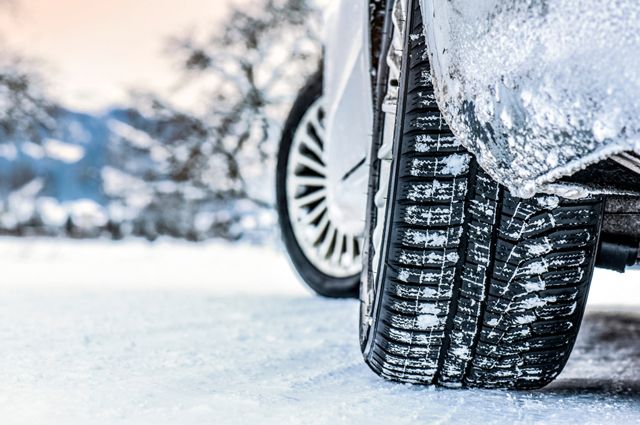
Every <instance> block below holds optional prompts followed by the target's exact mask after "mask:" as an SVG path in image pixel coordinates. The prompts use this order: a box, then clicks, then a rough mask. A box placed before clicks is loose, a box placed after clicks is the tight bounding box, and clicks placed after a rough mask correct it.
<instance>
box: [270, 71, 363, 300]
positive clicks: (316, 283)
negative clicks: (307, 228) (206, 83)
mask: <svg viewBox="0 0 640 425" xmlns="http://www.w3.org/2000/svg"><path fill="white" fill-rule="evenodd" d="M322 94H323V79H322V73H321V72H318V73H316V74H315V75H313V76H312V77H311V78H310V79H309V82H308V83H307V85H306V86H305V87H304V88H303V89H302V90H301V91H300V93H299V95H298V98H297V99H296V101H295V103H294V105H293V107H292V109H291V112H290V114H289V117H288V119H287V121H286V124H285V126H284V129H283V133H282V138H281V141H280V147H279V151H278V162H277V170H276V199H277V205H276V208H277V212H278V216H279V225H280V230H281V236H282V241H283V243H284V246H285V248H286V251H287V253H288V255H289V258H290V260H291V263H292V265H293V268H294V269H295V271H296V272H297V274H298V275H299V277H300V278H301V280H302V281H303V282H304V283H306V284H307V285H308V286H309V287H310V288H311V289H313V290H314V291H315V292H316V293H317V294H319V295H322V296H325V297H331V298H356V297H357V296H358V293H359V287H360V270H361V268H362V265H361V259H359V258H358V259H357V260H354V261H357V269H358V270H356V271H353V272H349V271H348V270H347V271H346V272H345V270H339V271H338V268H337V267H336V269H335V272H334V270H332V268H331V266H330V264H329V265H327V266H326V267H325V269H324V270H320V267H319V266H318V261H322V258H321V259H319V260H318V259H316V261H315V264H314V260H313V259H312V258H310V257H311V254H313V253H312V252H310V250H312V249H314V247H313V246H310V247H308V249H307V251H306V252H305V249H304V248H303V246H305V245H304V244H305V243H306V244H307V245H309V243H308V241H304V240H302V238H303V237H304V235H302V234H301V233H302V232H300V231H298V232H296V229H295V224H294V220H296V218H295V217H293V214H292V209H291V202H292V197H291V196H289V195H290V194H289V193H288V191H289V190H290V185H289V181H288V180H289V179H290V178H292V177H291V172H290V171H288V170H289V167H290V162H291V161H292V157H293V150H294V149H295V146H294V145H295V143H294V141H295V137H296V133H297V132H298V131H301V126H302V125H303V124H302V123H304V122H305V116H306V115H307V114H309V113H311V112H310V111H311V109H312V108H313V107H314V105H317V104H318V102H319V101H320V100H321V98H322ZM317 114H318V115H320V117H319V118H318V119H317V120H316V122H319V123H321V122H322V120H323V111H322V110H321V109H318V112H317ZM302 130H304V129H302ZM313 140H314V141H315V142H317V144H316V145H314V146H317V148H316V149H315V150H316V151H318V152H319V151H320V150H321V149H322V148H323V141H322V140H320V139H319V138H318V137H317V135H313ZM308 153H309V155H311V158H312V160H313V161H316V162H318V163H319V164H321V163H322V158H321V152H319V153H318V154H317V155H316V154H313V153H311V152H308ZM301 172H309V173H311V174H310V175H313V176H314V178H317V179H318V178H320V176H319V175H318V173H316V172H315V171H313V170H306V169H304V170H302V171H301ZM314 202H316V203H317V202H318V201H317V200H316V201H314ZM313 206H315V205H313V204H312V207H313ZM321 217H322V216H321ZM319 219H321V218H317V219H316V220H319ZM320 231H322V229H320ZM321 236H322V235H321ZM324 237H325V238H326V237H327V236H326V234H325V235H324ZM352 242H353V244H354V246H355V248H354V249H356V250H358V251H357V252H355V255H361V254H359V252H360V251H359V250H361V248H360V247H359V246H358V243H357V241H352ZM331 243H334V242H331V241H330V242H329V244H331ZM334 244H335V243H334ZM327 249H328V250H329V251H330V250H331V249H333V250H335V249H337V245H332V246H329V247H328V248H327ZM341 249H342V248H341ZM330 254H331V255H333V253H331V252H330ZM342 254H343V255H344V253H342ZM322 264H324V263H322ZM345 273H346V274H349V275H347V276H345Z"/></svg>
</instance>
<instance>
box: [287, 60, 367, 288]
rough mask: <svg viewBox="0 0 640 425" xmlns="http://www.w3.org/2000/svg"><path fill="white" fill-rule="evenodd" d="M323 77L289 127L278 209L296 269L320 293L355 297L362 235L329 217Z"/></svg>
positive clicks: (306, 92)
mask: <svg viewBox="0 0 640 425" xmlns="http://www.w3.org/2000/svg"><path fill="white" fill-rule="evenodd" d="M323 130H324V108H323V102H322V74H321V73H317V74H316V75H314V76H313V77H312V78H311V79H310V81H309V83H308V84H307V86H306V87H305V88H304V89H302V91H301V92H300V94H299V96H298V98H297V100H296V102H295V103H294V106H293V108H292V110H291V113H290V115H289V118H288V119H287V122H286V124H285V127H284V130H283V135H282V140H281V142H280V150H279V152H278V165H277V173H276V196H277V210H278V215H279V217H280V229H281V233H282V239H283V241H284V245H285V247H286V249H287V252H288V254H289V258H290V259H291V263H292V264H293V267H294V269H295V270H296V272H297V273H298V275H299V276H300V278H301V279H302V280H303V281H304V282H305V283H306V284H307V285H308V286H309V287H311V288H312V289H313V290H314V291H315V292H317V293H318V294H320V295H323V296H326V297H333V298H347V297H348V298H355V297H357V295H358V291H359V286H360V271H361V269H362V255H361V252H362V235H354V234H350V233H349V231H347V230H344V229H342V228H341V224H340V223H339V222H336V221H335V220H334V219H333V217H332V216H331V214H329V208H330V207H331V205H330V202H331V201H330V200H329V199H328V198H327V187H326V185H327V176H326V166H325V164H326V161H325V159H324V158H323V153H324V146H325V144H326V141H325V140H323V137H324V131H323Z"/></svg>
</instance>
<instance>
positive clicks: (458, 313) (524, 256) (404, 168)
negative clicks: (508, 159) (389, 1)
mask: <svg viewBox="0 0 640 425" xmlns="http://www.w3.org/2000/svg"><path fill="white" fill-rule="evenodd" d="M409 1H410V5H411V6H410V7H409V12H408V14H409V17H408V22H409V29H410V31H407V35H406V36H405V38H404V39H405V50H404V51H405V55H404V59H403V61H404V63H403V65H402V71H401V78H400V91H399V100H398V109H397V113H396V114H397V115H396V121H397V122H396V130H395V136H394V151H393V162H392V166H391V177H390V182H389V188H388V197H387V207H386V213H385V214H384V217H376V214H377V212H376V209H375V206H372V207H371V209H370V211H369V216H370V219H369V220H368V223H367V231H366V232H367V235H368V241H369V245H368V247H367V249H366V250H365V261H364V264H365V270H364V272H363V276H364V277H365V279H369V281H368V282H366V283H365V286H366V287H367V288H370V289H369V291H370V293H367V292H366V290H365V289H364V288H363V295H362V322H361V344H362V351H363V354H364V358H365V361H366V362H367V364H368V365H369V366H370V367H371V369H373V371H374V372H376V373H377V374H379V375H380V376H382V377H384V378H387V379H390V380H395V381H400V382H406V383H415V384H436V385H441V386H446V387H482V388H514V389H536V388H540V387H543V386H545V385H547V384H548V383H550V382H551V381H552V380H553V379H554V378H556V377H557V376H558V374H559V373H560V372H561V371H562V369H563V367H564V366H565V364H566V362H567V360H568V358H569V355H570V353H571V350H572V347H573V345H574V343H575V340H576V337H577V334H578V329H579V328H580V323H581V321H582V317H583V313H584V310H585V305H586V301H587V295H588V291H589V286H590V282H591V278H592V273H593V269H594V263H595V258H596V253H597V247H598V239H599V235H600V226H601V222H602V214H603V202H602V200H601V199H598V198H589V199H581V200H566V199H561V198H559V197H556V196H551V195H538V196H535V197H533V198H531V199H519V198H517V197H514V196H512V195H510V194H509V192H508V191H507V190H506V189H505V188H504V187H502V186H500V185H499V184H497V183H496V182H495V181H494V180H492V178H491V177H490V176H489V175H488V174H487V173H485V172H484V171H483V170H482V169H481V168H480V167H479V166H478V164H477V163H476V161H475V159H474V157H473V156H472V155H471V154H470V153H468V152H467V151H466V150H465V149H464V147H463V146H462V145H461V144H460V143H459V141H458V140H456V138H455V137H454V135H453V133H452V132H451V130H450V129H449V127H448V125H447V122H446V121H445V119H444V117H443V115H442V113H441V111H440V110H439V108H438V105H437V104H436V102H435V95H434V88H433V84H432V81H431V77H430V65H429V61H428V56H427V53H426V44H425V37H422V36H420V37H412V36H410V35H411V34H423V33H424V32H423V27H422V18H421V13H420V10H419V1H416V0H409ZM405 70H408V71H406V72H405ZM374 158H375V156H374ZM378 162H379V161H378ZM377 166H378V167H379V164H378V165H376V163H375V162H374V163H373V164H372V176H373V177H372V179H373V180H375V179H376V178H378V176H377V174H376V173H377V171H376V167H377ZM372 187H374V188H375V185H372ZM372 190H373V189H372ZM374 192H375V191H374ZM369 196H370V198H371V197H373V196H375V193H370V195H369ZM377 220H384V221H383V237H382V243H381V245H380V246H372V245H371V244H373V241H374V240H375V238H374V237H373V236H372V233H373V231H374V227H375V226H376V224H377ZM377 250H379V252H378V258H379V259H378V260H377V263H378V264H375V263H376V261H374V258H376V256H375V253H376V252H377Z"/></svg>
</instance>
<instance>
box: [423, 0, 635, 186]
mask: <svg viewBox="0 0 640 425" xmlns="http://www.w3.org/2000/svg"><path fill="white" fill-rule="evenodd" d="M421 6H422V14H423V17H424V20H425V33H426V34H425V35H426V37H427V44H428V50H429V57H430V60H431V65H432V72H433V75H432V80H433V82H434V87H435V91H436V97H437V100H438V104H439V105H440V107H441V108H442V111H443V115H444V116H445V118H446V120H447V122H448V124H449V125H450V127H451V129H452V131H453V132H454V134H455V135H456V136H458V137H459V138H460V140H461V142H462V144H463V145H464V146H465V147H467V148H468V149H469V150H470V151H471V152H472V153H474V154H475V155H476V157H477V159H478V162H479V164H480V166H481V167H482V168H483V169H484V170H485V171H486V172H488V173H489V174H490V175H491V176H492V177H493V178H494V179H495V180H496V181H498V182H500V183H501V184H504V185H505V186H507V187H508V188H509V189H510V191H511V192H512V193H514V194H516V195H518V196H521V197H531V196H533V195H534V194H535V193H539V192H546V193H558V194H562V195H563V196H564V192H562V187H561V186H560V185H558V184H552V183H554V182H555V181H557V180H558V179H559V178H561V177H564V176H567V175H571V174H573V173H575V172H577V171H579V170H581V169H583V168H585V167H587V166H588V165H591V164H594V163H596V162H599V161H601V160H603V159H606V158H609V157H611V156H614V155H617V154H620V153H621V152H634V151H635V152H640V126H638V120H637V116H638V114H639V113H640V103H639V102H638V96H639V95H640V72H639V71H638V70H639V69H640V55H639V54H638V53H639V49H640V35H639V34H640V19H638V16H640V4H639V3H638V2H637V1H635V0H604V1H602V0H557V1H553V2H539V1H526V0H517V1H512V2H507V3H505V2H503V1H500V0H476V1H472V2H470V1H463V0H421ZM574 190H575V188H574ZM586 193H588V192H585V191H584V190H583V193H582V194H580V193H576V196H578V195H581V196H584V195H585V194H586Z"/></svg>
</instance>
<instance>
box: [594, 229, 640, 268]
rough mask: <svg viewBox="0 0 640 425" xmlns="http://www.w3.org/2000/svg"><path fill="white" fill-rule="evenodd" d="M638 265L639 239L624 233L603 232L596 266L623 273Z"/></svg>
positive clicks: (639, 263) (639, 259)
mask: <svg viewBox="0 0 640 425" xmlns="http://www.w3.org/2000/svg"><path fill="white" fill-rule="evenodd" d="M634 266H640V239H639V238H637V237H630V236H625V235H615V234H606V233H605V234H603V235H602V237H601V238H600V246H599V249H598V257H597V258H596V267H599V268H602V269H607V270H613V271H616V272H618V273H624V272H625V271H626V270H627V269H628V268H630V267H634Z"/></svg>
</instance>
